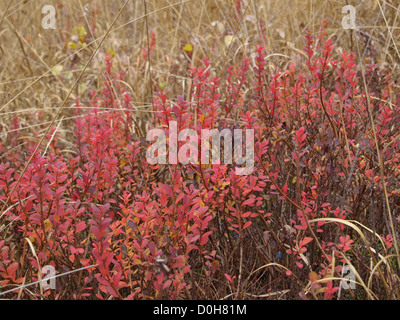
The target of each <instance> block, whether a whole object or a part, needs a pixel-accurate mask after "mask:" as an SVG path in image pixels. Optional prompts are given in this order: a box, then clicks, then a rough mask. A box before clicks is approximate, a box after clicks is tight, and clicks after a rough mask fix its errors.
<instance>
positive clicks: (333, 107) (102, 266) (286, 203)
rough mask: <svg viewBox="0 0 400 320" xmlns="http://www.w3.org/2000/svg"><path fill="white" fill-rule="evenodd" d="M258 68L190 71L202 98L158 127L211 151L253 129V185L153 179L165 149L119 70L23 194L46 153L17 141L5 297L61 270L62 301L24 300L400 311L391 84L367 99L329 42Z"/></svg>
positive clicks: (212, 175)
mask: <svg viewBox="0 0 400 320" xmlns="http://www.w3.org/2000/svg"><path fill="white" fill-rule="evenodd" d="M237 10H240V8H237ZM152 39H153V40H152V41H155V36H153V37H152ZM254 54H255V56H254V57H255V59H254V61H253V60H252V59H250V58H245V59H243V62H242V64H241V65H239V66H237V65H232V66H229V67H228V68H227V70H226V72H224V73H223V74H224V76H223V77H217V76H216V75H215V70H214V69H213V66H212V63H211V62H210V61H209V60H208V59H207V58H204V59H203V60H202V61H201V62H200V63H199V65H198V66H196V67H194V68H191V69H190V70H189V72H190V78H191V80H192V85H191V90H190V92H189V94H188V96H186V97H183V96H178V97H176V99H175V98H174V97H168V91H165V90H164V89H162V88H159V90H157V92H156V93H155V96H154V100H153V107H154V109H153V110H152V111H154V112H153V113H152V114H153V115H154V116H153V117H152V118H151V121H150V124H151V125H152V126H154V127H157V128H161V129H162V130H163V131H164V132H165V134H166V136H167V137H168V140H169V141H170V140H172V138H173V137H169V126H170V123H171V121H175V122H176V123H177V128H178V131H180V130H183V129H193V130H195V131H196V132H197V133H198V134H199V136H200V131H201V130H202V129H214V128H219V129H222V128H228V129H230V130H234V129H254V132H255V138H254V140H255V141H254V149H255V150H254V154H255V167H254V170H253V171H252V173H251V174H249V175H236V172H235V167H234V164H227V163H223V162H222V163H221V164H215V163H212V164H192V163H188V164H182V163H178V164H167V165H162V164H155V165H151V164H149V163H148V162H147V160H146V150H147V149H148V148H149V146H150V144H151V143H150V142H148V141H146V136H145V135H144V134H142V130H140V128H139V126H138V123H137V121H136V120H135V118H134V113H135V108H134V106H133V104H132V98H131V96H130V95H129V93H128V92H127V91H126V90H125V89H124V88H123V87H122V86H121V83H122V81H121V80H123V79H124V74H123V73H119V74H114V73H113V66H112V60H111V58H110V56H108V55H107V56H106V59H105V71H106V72H105V75H104V76H105V82H104V86H103V88H102V89H100V90H98V91H93V92H91V94H90V97H91V99H90V101H89V105H90V109H89V110H90V111H87V112H86V111H84V110H86V109H84V108H83V107H84V105H83V103H82V102H81V101H80V100H78V99H77V100H76V102H75V105H74V113H75V115H76V120H75V123H74V137H75V141H73V145H74V147H73V149H72V150H71V152H69V153H67V155H65V154H64V153H63V152H61V150H62V149H61V147H62V144H63V142H62V141H60V140H57V139H56V138H55V137H52V134H49V137H48V138H49V139H51V144H50V145H49V146H48V148H46V149H45V150H43V149H42V150H39V152H37V154H36V155H35V156H34V157H33V159H32V161H31V162H30V163H29V165H28V167H27V170H26V171H25V173H24V175H23V177H22V178H21V180H20V182H19V184H18V187H17V188H16V189H15V192H14V193H13V194H11V190H12V189H13V188H14V186H15V184H16V183H17V181H18V179H19V174H20V173H19V171H20V168H21V166H22V165H23V164H24V163H25V161H26V160H25V157H26V153H27V154H28V155H29V154H31V153H32V152H33V151H32V150H33V149H32V147H27V149H26V150H24V151H21V152H20V153H18V152H15V151H14V149H13V148H14V147H15V145H16V140H15V139H16V136H17V133H15V134H13V133H11V134H9V136H8V137H7V139H8V141H7V143H3V144H1V145H0V147H1V148H2V152H4V154H5V155H6V156H5V159H3V160H5V161H4V162H3V163H2V164H0V200H2V201H3V202H5V201H6V200H7V199H8V198H9V201H8V203H7V210H6V211H4V212H2V217H1V224H0V226H1V234H2V237H1V239H2V240H1V241H0V256H1V260H0V284H1V286H2V288H1V289H0V294H1V292H4V291H6V290H11V289H13V288H15V286H18V285H21V284H22V283H25V284H29V283H33V282H35V281H37V280H40V276H41V275H40V272H41V268H43V267H44V266H46V265H52V266H54V267H55V269H56V271H57V273H58V274H62V273H66V274H65V275H63V276H60V277H58V278H57V286H56V289H55V290H44V291H43V292H42V291H40V290H39V289H37V288H38V286H36V287H32V288H31V291H30V292H27V291H24V292H23V295H24V297H25V298H30V297H31V295H36V296H40V295H44V296H45V297H48V298H49V299H71V298H72V299H82V298H87V299H108V298H110V297H113V298H118V299H153V298H156V299H182V298H192V299H198V298H201V299H213V298H218V299H221V298H257V297H271V298H274V297H276V294H277V292H278V293H279V295H281V294H284V295H283V297H285V298H287V299H289V298H304V299H308V298H309V299H332V298H337V297H338V295H339V294H340V295H341V296H340V297H341V298H343V297H348V296H350V297H352V298H367V297H368V298H371V297H372V298H376V297H378V298H393V297H394V295H397V293H396V292H397V291H395V290H394V288H396V286H398V285H399V283H398V277H396V276H394V274H395V273H396V272H398V268H399V265H398V261H397V260H396V259H395V258H393V257H392V258H387V259H383V257H385V256H387V255H389V254H395V253H396V250H397V246H398V244H397V240H396V239H397V238H398V232H399V222H398V221H393V219H392V217H393V216H392V214H394V213H395V210H394V208H397V206H398V203H399V201H400V198H399V192H398V168H399V165H400V163H399V161H400V160H399V159H400V157H399V147H400V145H399V143H398V141H397V136H396V134H395V133H396V132H397V129H398V121H397V118H398V116H399V111H400V110H399V107H398V105H399V102H400V101H399V96H398V95H397V94H396V93H395V92H394V90H393V86H394V83H393V81H392V80H391V78H390V75H389V74H383V73H382V71H381V70H380V69H379V66H375V65H370V66H368V68H367V69H366V71H365V78H366V79H365V80H366V81H365V82H366V83H367V85H368V88H367V90H366V89H365V88H364V86H363V79H362V74H361V73H359V72H358V71H359V70H358V68H357V65H356V62H355V55H354V54H351V53H347V52H345V51H343V52H341V53H340V54H339V55H336V54H335V51H334V44H333V42H332V40H327V41H324V39H323V36H322V35H321V36H320V37H319V38H318V39H314V37H313V36H312V35H311V34H306V36H305V47H304V54H305V55H304V57H305V58H304V61H303V63H304V64H303V65H300V64H298V65H296V64H295V63H293V62H292V63H290V64H289V66H288V68H287V69H286V70H281V71H275V73H272V74H271V72H270V71H269V69H268V68H267V61H266V52H265V50H264V48H263V47H261V46H258V47H257V48H256V50H255V53H254ZM377 82H378V83H377ZM369 112H371V113H372V117H373V120H374V127H372V126H371V122H370V114H369ZM17 126H18V123H17V120H16V121H15V123H13V124H12V126H11V127H10V129H12V128H14V127H17ZM374 132H375V133H374ZM224 143H225V142H224ZM178 144H179V145H178V147H181V146H182V145H183V144H184V143H183V142H182V141H180V142H179V143H178ZM377 148H378V150H379V152H380V155H379V156H380V157H381V160H382V161H383V166H382V167H380V163H379V161H380V160H379V157H378V153H377ZM198 157H199V159H200V158H201V155H200V154H199V155H198ZM380 168H382V170H380ZM382 175H383V176H382ZM383 181H384V183H385V186H384V185H383V184H382V183H383ZM385 197H386V198H387V199H386V200H387V201H385ZM387 205H389V206H390V209H391V211H390V212H389V211H388V207H387ZM348 264H352V265H353V266H354V268H355V270H356V271H357V280H356V281H358V287H357V288H359V290H358V291H357V294H356V292H355V291H343V290H341V289H340V278H341V277H342V268H343V266H344V265H348ZM74 270H77V271H76V272H73V271H74ZM338 279H339V280H338ZM355 279H356V278H355ZM18 292H19V290H17V289H16V290H14V291H13V292H8V293H7V296H8V297H9V298H14V297H16V296H17V295H18ZM31 298H32V297H31Z"/></svg>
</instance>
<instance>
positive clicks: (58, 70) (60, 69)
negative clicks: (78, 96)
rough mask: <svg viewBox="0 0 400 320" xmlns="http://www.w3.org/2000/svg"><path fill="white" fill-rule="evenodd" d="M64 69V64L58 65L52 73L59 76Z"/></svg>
mask: <svg viewBox="0 0 400 320" xmlns="http://www.w3.org/2000/svg"><path fill="white" fill-rule="evenodd" d="M62 71H63V66H61V65H57V66H55V67H54V68H53V69H51V73H52V74H54V75H55V76H58V75H59V74H60V73H61V72H62Z"/></svg>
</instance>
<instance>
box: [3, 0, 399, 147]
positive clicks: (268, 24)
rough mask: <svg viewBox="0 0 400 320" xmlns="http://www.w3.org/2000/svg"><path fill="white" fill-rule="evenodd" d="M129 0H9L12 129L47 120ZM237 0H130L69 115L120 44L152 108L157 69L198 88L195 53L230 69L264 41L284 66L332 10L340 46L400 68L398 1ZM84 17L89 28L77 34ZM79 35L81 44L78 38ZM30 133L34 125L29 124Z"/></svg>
mask: <svg viewBox="0 0 400 320" xmlns="http://www.w3.org/2000/svg"><path fill="white" fill-rule="evenodd" d="M124 2H125V1H84V0H76V1H75V0H69V1H39V0H31V1H29V0H25V1H8V0H2V1H1V4H0V8H1V12H2V16H1V22H2V23H1V26H0V27H1V28H0V32H1V33H0V52H1V55H0V63H1V68H0V90H1V95H0V105H1V107H0V110H1V111H0V113H1V117H0V123H1V124H3V125H4V126H3V127H2V131H1V133H0V134H1V135H2V136H3V137H4V135H5V131H6V130H7V128H8V124H9V123H10V119H11V117H12V116H13V115H14V114H15V113H18V116H19V117H20V119H21V125H22V126H23V127H26V128H29V127H30V126H35V129H37V126H41V125H43V128H45V127H46V121H49V120H50V119H51V118H52V116H53V115H54V113H55V110H56V109H57V108H58V107H59V106H60V105H61V102H62V101H63V99H64V98H65V97H66V95H67V93H68V91H69V90H70V88H71V87H72V85H73V84H74V82H75V80H76V78H77V77H78V75H79V73H80V71H81V70H82V68H83V67H84V65H85V64H86V62H87V61H88V59H89V57H90V55H91V53H92V52H93V50H94V49H95V48H96V46H97V44H98V43H99V41H100V40H101V38H102V36H103V35H104V34H105V33H106V31H107V29H108V27H109V26H110V25H111V23H112V21H113V20H114V18H115V16H116V15H117V13H118V11H119V9H120V8H121V6H122V5H123V4H124ZM46 4H52V5H54V6H55V8H56V11H57V22H56V30H51V29H49V30H44V29H43V28H42V24H41V21H42V18H43V16H44V15H43V14H42V12H41V10H42V7H43V6H44V5H46ZM346 4H352V5H354V6H355V7H356V9H357V15H356V17H357V31H349V30H344V29H343V28H342V26H341V21H342V18H343V16H344V14H342V12H341V9H342V7H343V6H344V5H346ZM145 5H146V6H145ZM235 6H236V1H234V0H232V1H226V0H225V1H217V0H187V1H164V0H157V1H139V0H137V1H133V0H132V1H130V2H129V3H128V5H127V7H126V8H125V10H124V11H123V12H122V13H121V15H120V17H119V19H118V21H116V23H115V25H114V27H113V28H112V32H111V33H110V34H109V35H108V36H107V38H106V39H105V41H104V43H103V45H102V46H101V49H100V51H99V53H98V54H97V55H96V57H95V59H94V60H93V61H92V63H90V64H89V66H88V69H87V71H86V72H85V73H84V75H83V77H82V79H81V80H80V81H79V85H78V86H77V87H76V88H75V89H74V91H73V92H72V94H71V96H70V100H69V101H68V102H67V105H66V108H65V109H64V111H63V115H64V117H65V118H66V119H68V118H69V117H71V115H70V114H69V110H68V104H69V105H71V104H72V102H73V100H74V98H75V97H76V96H77V95H79V96H81V98H82V99H83V101H84V98H85V94H86V95H87V94H88V93H89V92H90V90H93V89H96V88H97V87H98V84H100V83H101V80H102V79H101V77H102V72H103V70H102V69H104V65H103V64H102V59H103V56H104V53H107V52H109V53H113V54H114V53H115V57H114V64H115V65H117V66H118V67H119V68H120V70H124V71H125V72H126V74H127V78H126V86H127V88H128V89H129V92H130V93H131V94H132V96H133V97H134V103H135V105H136V107H137V109H138V110H140V111H141V113H140V114H139V113H138V117H139V118H144V117H145V111H146V110H147V109H148V106H149V105H150V103H151V91H152V89H151V88H150V87H149V78H150V77H152V80H153V82H154V83H156V84H165V85H166V86H167V87H168V89H169V90H170V91H171V93H172V94H182V93H185V90H187V88H188V77H187V76H188V75H187V70H188V68H187V66H188V63H190V64H193V65H197V64H196V63H197V62H198V61H199V60H201V59H202V58H203V57H204V56H207V57H209V58H210V60H211V61H212V62H213V68H214V72H215V74H221V72H224V71H225V69H226V67H227V65H228V64H235V63H236V62H237V63H238V62H240V61H241V59H242V58H243V57H247V56H252V57H253V59H254V52H255V46H256V45H258V44H262V45H263V46H264V47H265V48H266V49H267V52H268V54H269V55H270V56H269V58H268V63H269V67H270V68H271V70H275V67H278V68H284V67H285V66H286V65H287V63H288V62H289V61H290V60H291V59H294V60H295V61H296V58H298V56H299V55H300V54H302V53H301V52H300V51H299V50H302V48H303V46H304V42H303V37H304V32H305V30H307V29H309V30H310V31H312V32H313V33H314V34H317V33H318V31H319V30H320V28H321V24H322V22H323V19H327V22H328V24H327V29H326V32H327V34H328V37H329V38H332V39H333V40H334V41H338V43H339V45H338V46H337V47H336V50H341V49H344V50H352V51H356V52H357V51H358V50H359V52H358V54H359V61H361V60H364V61H366V62H370V61H371V60H372V62H376V63H381V64H382V67H385V68H389V69H391V70H392V72H393V73H392V75H393V76H394V77H395V75H396V74H398V67H399V52H398V49H397V47H396V45H397V43H398V38H399V32H398V28H399V27H398V25H399V24H398V21H399V19H400V17H399V8H398V4H397V3H396V1H379V2H378V1H375V0H369V1H368V0H365V1H350V2H349V1H333V0H329V1H316V0H310V1H305V0H299V1H296V0H282V1H265V0H264V1H261V0H251V1H250V0H249V1H244V2H243V6H244V10H245V14H244V15H242V16H241V17H239V18H237V15H236V13H235V12H236V11H235ZM145 12H147V14H146V13H145ZM146 20H147V21H146ZM257 21H262V22H263V24H262V25H260V24H258V23H257ZM146 22H147V28H146ZM81 27H83V28H84V30H85V32H86V33H87V35H85V36H83V37H81V39H77V35H78V37H79V30H81V29H80V28H81ZM74 28H75V32H74ZM74 33H75V34H77V35H74ZM152 33H154V35H155V40H156V41H155V45H154V49H153V50H152V51H153V55H152V56H151V59H150V63H147V62H146V61H145V58H144V57H143V55H142V53H143V50H147V45H148V40H149V41H150V42H151V41H152V39H151V37H152ZM71 42H73V43H75V44H77V47H76V48H73V47H71V45H70V43H71ZM357 43H358V45H359V46H358V47H357ZM187 44H190V45H191V46H192V47H193V52H192V57H191V59H188V57H187V51H185V50H183V49H184V47H185V45H187ZM102 53H103V54H102ZM53 67H55V68H54V69H53V71H50V70H51V68H53ZM38 110H40V111H43V114H41V117H40V119H31V120H28V119H26V116H27V115H30V114H32V111H38ZM67 132H68V121H64V124H61V125H60V128H59V129H58V133H59V134H60V135H65V134H66V133H67ZM26 133H27V135H29V130H26ZM21 142H22V141H21Z"/></svg>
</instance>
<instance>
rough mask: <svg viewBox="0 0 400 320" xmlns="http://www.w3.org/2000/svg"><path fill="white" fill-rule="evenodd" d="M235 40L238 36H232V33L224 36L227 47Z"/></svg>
mask: <svg viewBox="0 0 400 320" xmlns="http://www.w3.org/2000/svg"><path fill="white" fill-rule="evenodd" d="M235 40H236V37H235V36H232V35H228V36H225V38H224V41H225V45H226V46H227V47H229V46H230V45H231V44H232V43H233V42H234V41H235Z"/></svg>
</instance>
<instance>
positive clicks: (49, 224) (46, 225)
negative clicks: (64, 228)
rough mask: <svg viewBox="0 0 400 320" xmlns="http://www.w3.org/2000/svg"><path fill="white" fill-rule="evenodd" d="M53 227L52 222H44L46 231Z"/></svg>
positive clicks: (47, 220)
mask: <svg viewBox="0 0 400 320" xmlns="http://www.w3.org/2000/svg"><path fill="white" fill-rule="evenodd" d="M52 227H53V224H52V223H51V222H50V220H49V219H46V220H44V229H45V231H46V232H47V231H49V230H50V229H51V228H52Z"/></svg>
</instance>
